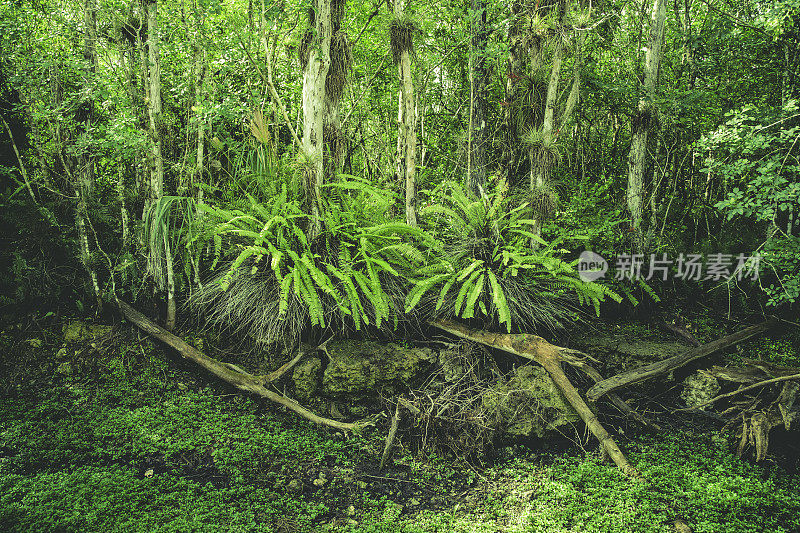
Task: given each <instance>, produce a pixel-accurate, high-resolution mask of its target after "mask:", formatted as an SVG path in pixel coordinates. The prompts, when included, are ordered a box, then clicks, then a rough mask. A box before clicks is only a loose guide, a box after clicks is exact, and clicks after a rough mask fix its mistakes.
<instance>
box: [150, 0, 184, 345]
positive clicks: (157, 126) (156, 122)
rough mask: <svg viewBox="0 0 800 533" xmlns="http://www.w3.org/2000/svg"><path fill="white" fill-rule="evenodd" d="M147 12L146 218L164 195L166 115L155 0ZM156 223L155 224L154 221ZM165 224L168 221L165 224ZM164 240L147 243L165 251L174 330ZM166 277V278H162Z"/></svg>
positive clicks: (171, 308) (171, 307) (171, 294)
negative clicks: (162, 93) (164, 132)
mask: <svg viewBox="0 0 800 533" xmlns="http://www.w3.org/2000/svg"><path fill="white" fill-rule="evenodd" d="M144 7H145V12H146V14H147V91H146V93H147V94H146V100H147V116H148V137H149V152H148V163H149V167H150V179H149V182H148V185H149V187H148V191H147V197H146V200H145V205H144V212H143V217H147V216H149V215H150V210H151V209H153V208H154V207H155V204H156V203H157V202H158V201H159V200H160V199H161V198H162V197H163V196H164V155H163V153H162V143H163V137H162V129H163V114H162V107H161V56H160V51H159V42H158V40H159V26H158V3H157V2H156V0H145V4H144ZM154 222H155V221H154ZM164 223H166V222H164ZM159 233H163V235H165V237H164V238H163V239H162V238H157V239H155V240H153V239H152V238H151V237H148V244H149V246H150V247H151V249H150V250H149V254H153V253H154V251H153V250H152V247H153V246H158V247H163V252H164V257H163V259H164V276H163V277H162V276H156V277H157V279H156V281H157V284H158V285H161V287H159V288H163V289H166V291H167V313H166V319H165V326H166V328H167V329H169V330H172V329H174V327H175V320H176V309H177V305H176V303H175V272H174V269H173V265H172V249H171V245H170V242H169V239H168V238H167V237H166V235H168V233H169V232H167V231H163V232H159ZM163 278H166V279H163Z"/></svg>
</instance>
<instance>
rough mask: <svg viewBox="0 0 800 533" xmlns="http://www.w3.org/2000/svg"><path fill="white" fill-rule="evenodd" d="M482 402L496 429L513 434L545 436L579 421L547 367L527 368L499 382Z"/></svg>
mask: <svg viewBox="0 0 800 533" xmlns="http://www.w3.org/2000/svg"><path fill="white" fill-rule="evenodd" d="M481 402H482V404H483V408H484V409H485V411H486V414H487V415H488V418H489V420H490V421H492V422H493V426H494V428H495V429H497V430H499V431H504V432H506V433H509V434H511V435H520V436H532V435H536V436H538V437H543V436H545V435H546V434H547V433H548V432H550V431H553V430H556V429H557V428H559V427H561V426H565V425H570V424H574V423H577V422H579V421H580V417H579V416H578V414H577V413H576V412H575V410H574V409H573V408H572V406H570V405H569V403H567V400H566V399H565V398H564V396H563V395H562V394H561V391H560V390H558V387H556V384H555V383H554V382H553V380H552V379H551V378H550V376H549V375H547V372H546V371H545V370H544V368H542V367H539V366H533V365H525V366H521V367H519V368H517V369H516V370H515V371H514V373H513V374H512V375H511V377H510V379H503V380H498V382H497V383H495V384H494V385H493V386H492V387H490V388H488V389H487V390H486V391H485V392H484V393H483V395H482V398H481Z"/></svg>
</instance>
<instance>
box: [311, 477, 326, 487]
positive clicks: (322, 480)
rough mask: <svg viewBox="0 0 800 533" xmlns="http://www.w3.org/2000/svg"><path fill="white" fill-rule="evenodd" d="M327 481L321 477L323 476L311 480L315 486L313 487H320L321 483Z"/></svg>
mask: <svg viewBox="0 0 800 533" xmlns="http://www.w3.org/2000/svg"><path fill="white" fill-rule="evenodd" d="M327 482H328V480H327V479H323V478H317V479H315V480H314V482H313V483H314V486H315V487H321V486H323V485H324V484H325V483H327Z"/></svg>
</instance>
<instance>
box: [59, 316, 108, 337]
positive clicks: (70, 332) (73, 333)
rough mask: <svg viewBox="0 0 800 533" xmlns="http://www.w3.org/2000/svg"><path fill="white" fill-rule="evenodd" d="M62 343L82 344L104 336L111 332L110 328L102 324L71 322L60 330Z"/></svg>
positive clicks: (80, 321)
mask: <svg viewBox="0 0 800 533" xmlns="http://www.w3.org/2000/svg"><path fill="white" fill-rule="evenodd" d="M61 331H62V333H63V334H64V342H82V341H85V340H87V339H92V338H94V337H99V336H101V335H105V334H106V333H108V332H109V331H111V326H104V325H102V324H87V323H86V322H83V321H82V320H72V321H70V322H68V323H67V324H64V327H63V328H62V330H61Z"/></svg>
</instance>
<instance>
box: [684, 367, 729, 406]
mask: <svg viewBox="0 0 800 533" xmlns="http://www.w3.org/2000/svg"><path fill="white" fill-rule="evenodd" d="M720 390H722V387H721V386H720V384H719V381H718V380H717V378H716V377H715V376H714V375H713V374H711V373H710V372H707V371H705V370H698V371H697V372H696V373H694V374H692V375H691V376H689V377H687V378H686V379H685V380H683V391H682V392H681V398H682V399H683V401H684V402H686V406H687V407H697V406H699V405H703V404H705V403H706V402H707V401H709V400H711V398H714V397H715V396H716V395H717V394H719V391H720ZM706 407H708V406H706Z"/></svg>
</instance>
